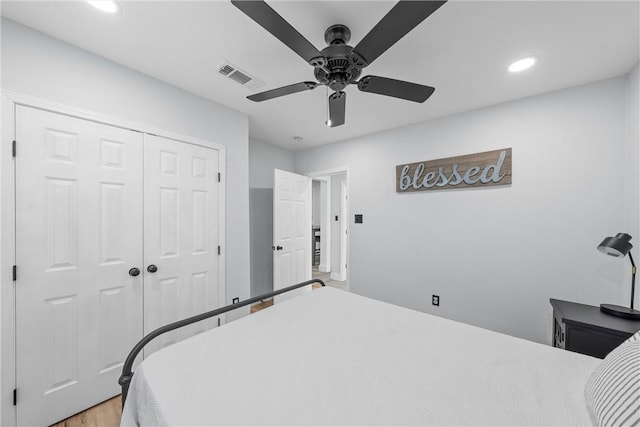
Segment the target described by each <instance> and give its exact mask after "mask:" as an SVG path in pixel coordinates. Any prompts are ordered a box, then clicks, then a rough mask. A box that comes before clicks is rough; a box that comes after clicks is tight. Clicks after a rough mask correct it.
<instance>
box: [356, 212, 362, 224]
mask: <svg viewBox="0 0 640 427" xmlns="http://www.w3.org/2000/svg"><path fill="white" fill-rule="evenodd" d="M355 222H356V224H362V214H356V215H355Z"/></svg>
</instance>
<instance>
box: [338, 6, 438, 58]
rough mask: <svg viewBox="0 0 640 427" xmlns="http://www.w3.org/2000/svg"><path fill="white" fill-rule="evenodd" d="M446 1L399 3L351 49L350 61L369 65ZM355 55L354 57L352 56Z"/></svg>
mask: <svg viewBox="0 0 640 427" xmlns="http://www.w3.org/2000/svg"><path fill="white" fill-rule="evenodd" d="M446 2H447V1H446V0H443V1H412V0H409V1H399V2H398V3H396V5H395V6H393V8H392V9H391V10H390V11H389V13H387V14H386V15H385V16H384V18H382V19H381V20H380V22H378V23H377V24H376V26H375V27H373V28H372V29H371V31H369V34H367V35H366V36H365V37H364V38H363V39H362V40H361V41H360V43H358V44H357V45H356V47H354V48H353V52H352V54H351V55H352V56H351V60H352V61H353V62H354V63H355V64H358V65H361V64H359V62H362V65H361V66H367V65H370V64H371V63H372V62H373V61H375V60H376V58H378V57H379V56H380V55H382V54H383V53H384V52H385V51H386V50H387V49H389V48H390V47H391V46H393V45H394V44H395V43H396V42H397V41H398V40H400V39H401V38H402V37H404V36H405V35H406V34H407V33H408V32H409V31H411V30H413V29H414V28H415V27H416V26H417V25H418V24H420V23H421V22H422V21H424V20H425V19H427V18H428V17H429V15H431V14H432V13H433V12H435V11H436V10H438V8H439V7H440V6H442V5H443V4H445V3H446ZM354 54H355V55H354Z"/></svg>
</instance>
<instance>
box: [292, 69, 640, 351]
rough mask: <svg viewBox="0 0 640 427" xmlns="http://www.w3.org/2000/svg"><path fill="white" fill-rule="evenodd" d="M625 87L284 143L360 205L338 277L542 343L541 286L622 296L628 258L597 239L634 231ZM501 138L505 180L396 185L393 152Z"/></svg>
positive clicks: (620, 82) (359, 289)
mask: <svg viewBox="0 0 640 427" xmlns="http://www.w3.org/2000/svg"><path fill="white" fill-rule="evenodd" d="M636 74H637V71H636ZM629 86H633V84H631V85H629V84H628V83H627V80H626V78H625V77H621V78H616V79H610V80H606V81H601V82H596V83H593V84H589V85H585V86H580V87H576V88H570V89H566V90H562V91H557V92H553V93H548V94H545V95H540V96H536V97H531V98H526V99H522V100H518V101H514V102H509V103H505V104H501V105H497V106H493V107H489V108H484V109H480V110H476V111H471V112H466V113H461V114H457V115H453V116H449V117H444V118H440V119H435V120H431V121H426V122H422V123H418V124H415V125H411V126H406V127H402V128H398V129H395V130H391V131H387V132H382V133H377V134H374V135H370V136H366V137H362V138H357V139H353V140H349V141H345V142H340V143H335V144H331V145H325V146H322V147H318V148H314V149H309V150H305V151H299V152H296V170H297V171H298V173H306V172H308V171H314V170H324V169H330V168H334V167H338V166H343V165H347V167H348V168H349V186H350V194H349V198H350V213H349V215H348V217H349V220H350V221H351V218H352V217H353V213H354V212H356V213H362V214H364V223H363V224H354V225H351V227H350V232H349V233H350V244H351V248H350V258H349V271H350V277H349V280H350V290H351V291H352V292H356V293H359V294H363V295H367V296H371V297H373V298H378V299H381V300H385V301H389V302H392V303H396V304H399V305H402V306H406V307H410V308H414V309H417V310H421V311H424V312H428V313H434V314H437V315H440V316H443V317H447V318H451V319H455V320H459V321H462V322H466V323H471V324H474V325H478V326H481V327H485V328H489V329H492V330H496V331H500V332H504V333H508V334H511V335H515V336H519V337H523V338H526V339H530V340H534V341H538V342H542V343H550V342H551V306H550V304H549V298H560V299H567V300H573V301H579V302H582V303H586V304H593V305H598V304H600V303H601V302H609V303H618V304H622V303H628V298H629V292H630V290H629V282H628V280H627V278H628V277H627V276H628V270H629V267H628V261H627V260H620V259H613V258H611V257H606V256H603V255H602V254H601V253H599V252H598V251H597V250H596V245H597V244H598V243H600V241H602V239H603V238H604V237H605V236H610V235H612V234H614V233H617V232H620V231H625V229H629V230H631V231H632V232H635V230H633V227H631V226H629V225H628V224H626V223H625V218H624V217H625V215H624V213H623V208H624V206H625V205H626V204H633V205H634V206H635V205H638V192H637V191H635V192H633V194H626V193H628V192H629V190H628V189H625V185H624V183H625V179H627V177H628V176H636V175H637V169H638V156H635V157H634V159H633V160H632V161H631V162H629V163H627V162H626V153H627V152H628V150H629V148H628V145H634V146H637V144H638V138H637V137H635V138H633V137H629V138H626V137H625V135H626V134H628V133H629V131H628V130H626V127H625V126H626V121H627V120H626V119H627V117H628V116H627V115H626V110H628V109H629V107H628V104H630V103H629V102H628V101H627V100H626V98H625V97H626V94H627V92H628V91H630V87H629ZM635 87H637V77H636V83H635ZM631 92H632V91H631ZM631 96H632V97H635V99H636V101H635V102H636V105H637V96H638V94H637V91H636V92H635V93H631ZM636 109H637V107H636ZM629 115H631V114H629ZM634 126H636V127H635V128H634V129H635V131H636V132H637V115H636V125H634ZM632 127H633V126H632ZM506 147H512V148H513V184H512V185H510V186H504V187H492V188H486V189H467V190H451V191H434V192H418V193H411V194H396V192H395V166H396V165H398V164H404V163H411V162H417V161H423V160H429V159H437V158H442V157H449V156H456V155H464V154H471V153H477V152H482V151H488V150H494V149H499V148H506ZM633 149H634V150H636V152H637V147H635V148H633ZM625 197H626V198H627V200H626V201H625ZM635 222H637V216H636V220H635ZM627 227H630V228H627ZM635 227H637V225H635ZM636 234H637V233H636ZM634 243H635V245H636V247H635V248H634V254H637V253H638V250H637V248H638V247H640V235H634ZM623 261H624V262H623ZM432 294H438V295H440V302H441V305H440V307H434V306H432V305H431V295H432Z"/></svg>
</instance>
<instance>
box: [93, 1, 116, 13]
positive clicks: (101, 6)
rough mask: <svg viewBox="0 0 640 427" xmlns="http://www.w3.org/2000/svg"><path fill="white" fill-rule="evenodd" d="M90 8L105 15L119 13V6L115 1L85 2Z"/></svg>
mask: <svg viewBox="0 0 640 427" xmlns="http://www.w3.org/2000/svg"><path fill="white" fill-rule="evenodd" d="M87 3H89V4H90V5H91V6H93V7H95V8H96V9H98V10H100V11H102V12H106V13H117V12H120V5H119V4H118V2H117V1H115V0H87Z"/></svg>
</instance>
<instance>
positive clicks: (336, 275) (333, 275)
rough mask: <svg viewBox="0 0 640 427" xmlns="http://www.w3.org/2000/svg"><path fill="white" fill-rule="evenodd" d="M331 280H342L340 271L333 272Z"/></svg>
mask: <svg viewBox="0 0 640 427" xmlns="http://www.w3.org/2000/svg"><path fill="white" fill-rule="evenodd" d="M331 280H335V281H337V282H342V275H341V274H340V273H334V272H332V273H331Z"/></svg>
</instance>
